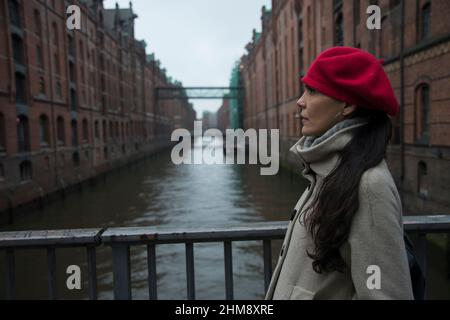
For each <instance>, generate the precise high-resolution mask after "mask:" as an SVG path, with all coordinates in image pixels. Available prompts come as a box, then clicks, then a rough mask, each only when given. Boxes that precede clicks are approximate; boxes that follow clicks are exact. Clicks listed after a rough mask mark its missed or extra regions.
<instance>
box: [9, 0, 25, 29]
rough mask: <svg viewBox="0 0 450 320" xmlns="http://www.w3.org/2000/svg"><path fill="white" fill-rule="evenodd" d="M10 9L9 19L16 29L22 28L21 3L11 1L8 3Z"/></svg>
mask: <svg viewBox="0 0 450 320" xmlns="http://www.w3.org/2000/svg"><path fill="white" fill-rule="evenodd" d="M8 9H9V19H10V22H11V24H13V25H15V26H16V27H18V28H20V27H21V25H22V24H21V18H20V3H19V1H17V0H9V2H8Z"/></svg>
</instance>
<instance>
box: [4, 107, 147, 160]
mask: <svg viewBox="0 0 450 320" xmlns="http://www.w3.org/2000/svg"><path fill="white" fill-rule="evenodd" d="M100 125H102V127H103V139H104V141H106V140H107V139H109V138H113V139H119V138H120V135H121V136H122V139H124V138H125V137H127V136H132V135H136V134H137V135H141V136H144V137H145V138H147V137H148V136H149V132H148V131H149V129H150V127H149V126H146V125H145V123H144V122H143V121H132V122H130V123H124V122H122V123H119V122H117V121H115V122H113V121H109V125H108V122H107V121H106V120H103V122H102V124H100V121H98V120H97V121H95V123H94V136H95V138H96V139H99V138H100ZM70 126H71V136H72V146H78V122H77V121H76V120H72V121H71V122H70ZM108 127H109V133H108ZM56 136H57V142H58V144H59V145H65V144H66V134H65V121H64V118H63V117H62V116H59V117H58V118H57V119H56ZM17 137H18V150H19V152H28V151H30V129H29V120H28V117H27V116H25V115H20V116H18V117H17ZM39 137H40V143H41V145H42V146H49V145H50V122H49V118H48V117H47V116H46V115H41V116H40V117H39ZM82 139H83V143H89V122H88V120H87V119H83V121H82ZM5 145H6V128H5V119H4V116H3V114H2V113H0V152H1V151H4V150H5Z"/></svg>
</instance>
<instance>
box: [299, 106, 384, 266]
mask: <svg viewBox="0 0 450 320" xmlns="http://www.w3.org/2000/svg"><path fill="white" fill-rule="evenodd" d="M354 117H362V118H364V119H367V122H368V123H367V125H364V126H361V127H358V128H356V129H355V135H354V137H353V138H352V140H351V141H350V142H349V143H348V144H347V145H346V146H345V148H344V149H343V150H342V151H341V152H340V157H341V160H340V162H339V164H338V165H337V167H336V168H335V169H334V170H333V171H332V172H331V173H330V174H329V175H328V176H327V177H326V178H324V181H323V184H322V185H321V187H320V189H319V190H318V192H317V194H316V197H315V198H314V199H313V200H312V202H311V204H310V205H309V206H308V207H307V208H306V209H305V210H304V211H303V212H308V213H307V214H306V213H305V214H303V222H304V223H305V225H306V226H307V230H308V232H309V233H310V234H311V236H312V239H313V242H314V246H315V250H314V252H309V251H308V252H307V253H308V256H309V257H310V258H311V259H313V260H314V261H313V269H314V270H315V271H316V272H317V273H323V272H331V271H339V272H343V271H344V269H345V267H346V264H345V262H344V260H343V259H342V257H341V255H340V251H339V248H340V247H341V246H342V245H343V244H344V243H345V241H346V240H347V239H348V236H349V233H350V226H351V222H352V219H353V216H354V215H355V213H356V212H357V210H358V208H359V198H358V190H359V183H360V180H361V176H362V175H363V173H364V172H365V171H366V170H367V169H370V168H372V167H375V166H376V165H378V164H379V163H380V162H381V161H382V160H383V158H384V157H385V155H386V147H387V144H388V142H389V140H390V138H391V134H392V124H391V120H390V119H389V117H388V116H387V115H386V114H385V113H384V112H382V111H378V110H369V109H366V108H361V107H359V108H357V110H356V111H355V114H354Z"/></svg>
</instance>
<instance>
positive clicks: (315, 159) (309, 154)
mask: <svg viewBox="0 0 450 320" xmlns="http://www.w3.org/2000/svg"><path fill="white" fill-rule="evenodd" d="M366 124H367V122H365V121H363V122H359V123H357V124H353V125H350V126H347V127H344V128H342V129H339V130H337V131H336V132H332V131H331V133H332V134H331V135H330V136H329V137H327V138H326V139H324V140H323V141H321V142H320V143H318V144H316V145H314V146H312V147H309V148H306V147H304V143H305V140H306V139H307V137H306V136H303V137H302V138H301V139H300V140H299V141H298V142H297V143H296V144H295V145H294V146H292V148H291V149H290V151H291V152H292V153H293V154H294V155H295V156H296V157H297V159H298V160H300V162H301V163H302V164H303V166H304V170H303V175H304V176H305V177H306V178H307V179H308V180H311V179H314V178H313V177H312V176H311V174H317V175H318V176H320V177H321V178H322V179H323V178H325V177H326V176H327V175H328V174H329V173H330V172H331V171H332V170H333V169H334V168H335V167H336V165H337V164H338V161H339V151H341V150H342V149H344V147H345V146H346V145H347V144H348V143H349V142H350V140H351V139H352V138H353V136H354V129H356V128H359V127H361V126H364V125H366ZM326 134H330V131H327V133H326ZM311 171H313V172H311Z"/></svg>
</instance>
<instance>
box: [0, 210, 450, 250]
mask: <svg viewBox="0 0 450 320" xmlns="http://www.w3.org/2000/svg"><path fill="white" fill-rule="evenodd" d="M403 225H404V228H405V231H409V232H424V233H434V232H446V231H450V215H427V216H404V217H403ZM287 227H288V222H287V221H267V222H266V221H264V222H246V223H239V224H237V223H233V224H214V225H210V226H189V227H186V226H184V227H168V226H150V227H127V228H117V227H114V228H91V229H65V230H35V231H7V232H0V249H6V248H24V247H66V246H87V245H100V244H102V243H105V244H111V243H129V244H138V243H143V244H145V243H150V242H151V243H156V244H163V243H185V242H222V241H227V240H228V241H250V240H264V239H280V238H282V237H284V235H285V233H286V230H287Z"/></svg>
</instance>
